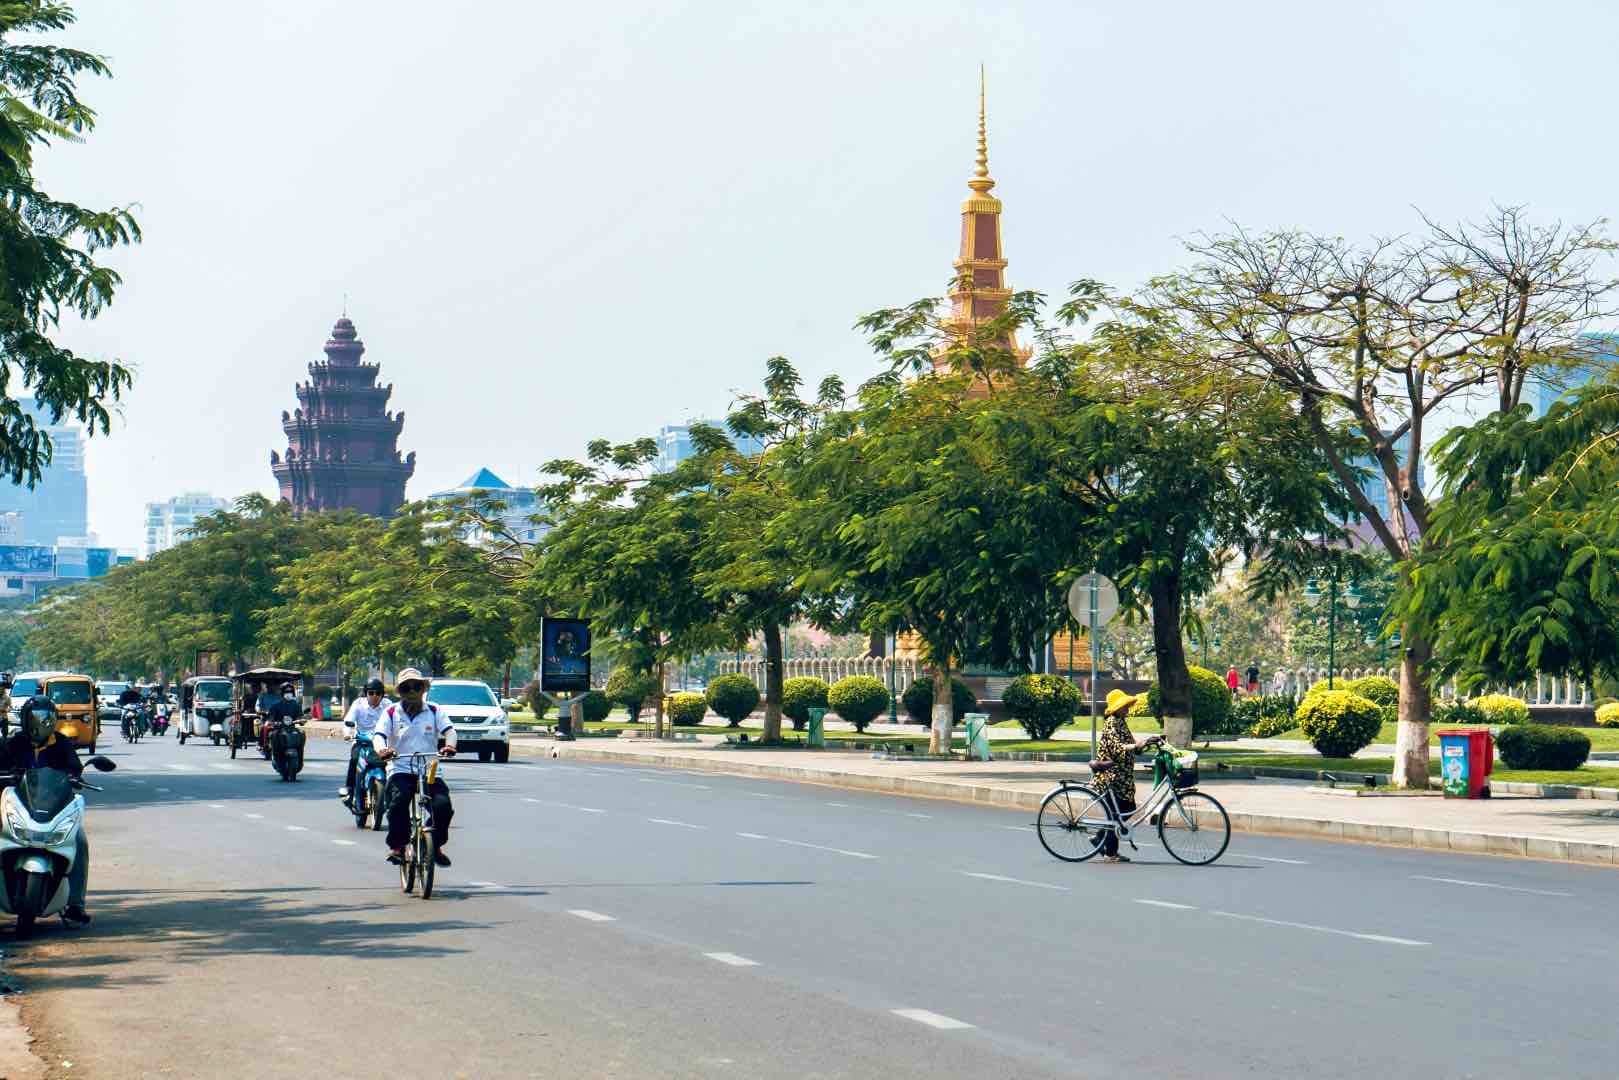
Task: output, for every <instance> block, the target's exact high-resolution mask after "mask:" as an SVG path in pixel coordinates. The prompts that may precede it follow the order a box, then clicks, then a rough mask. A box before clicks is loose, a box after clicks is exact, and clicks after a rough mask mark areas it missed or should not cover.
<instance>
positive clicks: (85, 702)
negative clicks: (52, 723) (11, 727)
mask: <svg viewBox="0 0 1619 1080" xmlns="http://www.w3.org/2000/svg"><path fill="white" fill-rule="evenodd" d="M39 692H40V693H41V694H44V695H45V696H46V697H48V698H50V699H51V704H52V705H55V706H56V733H57V734H58V735H60V736H61V737H62V738H64V739H66V740H67V741H68V743H69V745H71V746H72V747H73V748H74V749H75V750H88V751H89V752H90V753H92V754H93V753H95V752H96V736H97V735H98V734H100V732H101V718H100V717H99V716H98V715H97V712H98V710H97V708H96V683H95V680H94V679H92V678H90V676H88V675H48V676H46V677H45V678H44V679H42V680H40V685H39Z"/></svg>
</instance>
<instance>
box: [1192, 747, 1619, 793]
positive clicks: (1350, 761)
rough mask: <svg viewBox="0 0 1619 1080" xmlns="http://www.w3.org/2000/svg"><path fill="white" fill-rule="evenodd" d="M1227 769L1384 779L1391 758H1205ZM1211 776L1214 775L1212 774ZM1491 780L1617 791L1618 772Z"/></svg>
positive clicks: (1507, 775)
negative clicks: (1322, 771) (1256, 768)
mask: <svg viewBox="0 0 1619 1080" xmlns="http://www.w3.org/2000/svg"><path fill="white" fill-rule="evenodd" d="M1207 756H1208V757H1210V758H1211V759H1215V760H1219V761H1223V762H1225V763H1226V764H1227V765H1269V766H1271V767H1273V768H1278V769H1325V770H1326V771H1327V772H1334V773H1336V772H1342V773H1346V774H1348V775H1351V776H1353V775H1354V774H1355V773H1377V774H1379V775H1383V776H1388V775H1391V774H1393V772H1394V759H1393V758H1324V757H1322V756H1320V755H1319V754H1222V753H1215V754H1209V755H1207ZM1215 775H1218V773H1216V774H1215ZM1428 775H1429V776H1438V775H1439V761H1438V759H1437V758H1434V759H1431V760H1430V761H1429V762H1428ZM1490 777H1491V779H1494V780H1502V781H1508V782H1515V783H1520V784H1576V785H1579V786H1581V787H1611V788H1619V768H1609V767H1604V766H1602V765H1581V766H1580V767H1579V768H1578V769H1567V770H1551V769H1506V768H1502V767H1500V765H1499V763H1497V767H1496V770H1495V771H1494V772H1492V773H1491V774H1490Z"/></svg>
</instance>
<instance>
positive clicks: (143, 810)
mask: <svg viewBox="0 0 1619 1080" xmlns="http://www.w3.org/2000/svg"><path fill="white" fill-rule="evenodd" d="M311 747H312V751H313V754H312V760H311V764H310V768H309V770H308V771H306V773H305V774H304V781H303V782H301V783H299V784H297V785H286V784H282V783H280V782H279V781H278V780H277V779H276V778H275V777H274V775H273V774H272V773H271V771H270V769H269V767H268V765H266V764H264V763H263V762H261V761H259V760H258V759H257V757H256V756H255V757H254V758H252V759H251V760H249V759H240V760H237V761H234V762H232V761H230V760H228V758H227V756H226V754H225V753H224V752H223V751H221V750H216V749H214V748H212V747H209V746H206V745H203V746H199V745H196V744H192V745H188V746H186V747H183V748H182V747H179V746H178V745H176V743H175V741H174V740H173V739H172V738H170V739H167V740H164V741H157V742H153V741H148V742H143V743H141V744H140V745H139V746H137V747H134V748H126V747H124V746H122V745H121V744H120V745H115V746H113V747H111V750H112V756H113V757H114V758H115V760H117V762H118V764H119V769H118V771H117V772H115V773H110V774H105V775H103V776H102V777H101V778H100V780H99V781H98V782H100V783H104V784H105V785H106V787H107V789H108V790H107V791H106V792H105V793H104V794H100V795H95V794H92V795H91V799H92V800H93V801H92V803H91V809H90V814H89V823H90V829H91V840H92V843H93V845H94V861H93V870H92V874H91V901H92V911H93V913H94V915H95V923H94V924H93V926H92V927H91V928H90V929H89V930H87V931H85V932H83V933H71V932H68V931H66V930H63V929H61V928H60V927H59V925H58V924H56V923H54V922H53V923H52V924H50V926H49V927H47V928H46V929H45V930H44V931H43V932H42V933H41V935H40V937H39V938H38V939H37V940H35V941H30V942H23V943H13V942H12V940H11V939H10V931H9V928H8V929H4V930H0V946H3V947H4V950H5V952H6V954H7V969H8V970H7V974H8V977H9V978H10V979H11V980H12V981H13V982H15V983H17V984H19V985H20V986H21V987H22V989H23V990H24V991H25V995H24V997H23V1001H24V1006H23V1015H24V1019H25V1020H26V1021H27V1022H28V1023H29V1024H30V1026H31V1028H32V1029H33V1031H34V1032H35V1034H36V1036H38V1038H39V1044H38V1045H39V1046H40V1047H41V1056H42V1057H44V1058H46V1059H47V1060H48V1061H50V1062H51V1063H52V1065H53V1067H54V1068H55V1069H56V1070H57V1071H56V1073H55V1075H61V1076H75V1077H78V1076H92V1077H130V1076H159V1075H161V1076H233V1077H293V1076H298V1077H307V1076H320V1077H334V1078H335V1077H362V1076H364V1077H370V1076H375V1075H377V1074H379V1073H384V1072H386V1073H389V1074H392V1073H395V1072H399V1071H401V1070H403V1071H405V1072H406V1073H407V1074H409V1075H422V1076H468V1077H507V1076H546V1077H596V1076H615V1077H686V1076H692V1077H699V1076H700V1077H709V1076H734V1077H750V1078H751V1077H792V1078H794V1080H802V1078H806V1077H871V1076H884V1077H913V1076H915V1077H921V1076H926V1077H938V1078H946V1077H973V1078H983V1077H1019V1078H1023V1077H1042V1076H1102V1075H1104V1074H1109V1073H1117V1072H1118V1070H1120V1069H1124V1070H1129V1072H1130V1073H1132V1074H1140V1075H1159V1076H1165V1077H1180V1076H1200V1077H1227V1076H1245V1077H1252V1076H1312V1077H1332V1076H1357V1077H1358V1076H1364V1075H1375V1076H1381V1077H1407V1076H1411V1077H1416V1076H1421V1077H1424V1078H1433V1077H1461V1076H1522V1075H1525V1074H1527V1073H1530V1072H1535V1073H1538V1074H1540V1075H1543V1076H1548V1077H1550V1076H1556V1077H1577V1076H1598V1075H1601V1076H1609V1075H1612V1072H1613V1069H1614V1065H1613V1060H1612V1050H1613V1047H1614V1044H1615V1040H1614V1037H1613V1035H1612V1031H1613V1024H1614V1021H1613V1005H1612V1003H1613V1002H1614V1001H1615V1000H1616V999H1619V976H1616V974H1615V972H1614V968H1613V965H1612V964H1611V963H1609V962H1607V960H1606V959H1604V958H1605V957H1606V956H1607V955H1608V953H1609V952H1610V949H1609V945H1610V943H1611V941H1612V934H1613V917H1612V913H1613V911H1614V910H1615V902H1616V900H1619V872H1615V871H1613V870H1603V869H1600V868H1595V867H1589V866H1578V865H1567V864H1556V863H1541V862H1531V861H1524V860H1509V859H1498V858H1479V857H1468V856H1455V855H1441V854H1436V853H1426V852H1414V851H1409V850H1400V849H1391V848H1378V847H1370V846H1357V845H1348V844H1333V843H1312V842H1306V841H1300V840H1293V839H1281V838H1265V837H1251V836H1243V835H1238V836H1236V837H1235V838H1234V839H1233V841H1232V847H1231V850H1230V852H1228V854H1227V855H1226V856H1225V858H1223V859H1222V860H1221V861H1220V862H1219V863H1218V864H1216V865H1215V866H1213V867H1210V868H1205V869H1192V868H1187V867H1183V866H1181V865H1179V864H1177V863H1174V862H1173V861H1171V860H1170V859H1169V858H1168V857H1167V855H1165V854H1164V853H1163V852H1162V851H1161V850H1159V849H1157V848H1155V847H1146V848H1144V849H1143V850H1142V852H1141V853H1140V854H1139V855H1138V857H1137V861H1136V862H1134V863H1132V864H1131V865H1128V866H1104V865H1100V864H1084V865H1081V866H1077V867H1076V866H1070V865H1067V864H1063V863H1059V862H1057V861H1055V860H1053V859H1052V858H1051V857H1050V856H1048V855H1047V854H1045V852H1044V851H1043V850H1042V849H1041V848H1040V846H1039V844H1038V842H1037V841H1036V839H1035V836H1034V834H1033V830H1032V829H1031V828H1030V827H1029V825H1028V821H1029V817H1030V815H1028V814H1027V813H1025V812H1012V811H1003V810H995V809H989V808H978V807H970V806H963V805H957V804H953V803H944V802H934V801H929V800H917V799H903V798H894V797H889V796H881V795H870V794H864V793H859V792H848V791H840V790H837V789H832V788H822V787H815V786H810V785H798V784H787V783H770V782H766V781H760V780H756V779H752V778H744V777H733V776H726V775H714V774H711V773H702V774H696V773H684V772H678V771H672V770H661V769H660V770H653V769H639V768H629V767H621V766H612V765H600V766H596V765H588V766H587V765H583V764H578V763H571V762H560V761H551V760H548V759H547V760H532V759H514V760H513V761H512V762H511V763H510V764H507V765H493V764H490V765H482V764H478V763H477V762H475V761H474V762H455V763H452V764H450V765H449V766H447V778H448V780H449V782H450V784H451V786H452V789H453V791H454V793H455V800H456V808H457V816H456V819H455V829H454V833H453V836H452V841H451V844H450V846H449V849H448V850H449V853H450V854H451V855H452V856H453V857H454V859H455V866H454V867H453V868H452V869H450V870H445V871H441V872H440V875H439V882H438V892H437V894H436V895H435V897H434V898H433V899H432V900H431V901H426V902H424V901H422V900H420V899H417V898H415V897H408V896H404V895H402V894H401V892H400V890H399V886H398V875H397V873H396V872H395V871H394V869H393V868H392V867H390V866H388V865H386V864H385V863H384V862H383V861H382V856H383V851H382V844H381V840H380V837H379V836H378V835H377V834H374V833H371V832H360V831H357V830H356V829H355V828H354V826H353V819H352V818H350V817H348V816H347V815H346V814H345V813H344V812H343V810H342V808H341V806H340V805H339V804H338V802H337V801H336V799H335V797H334V789H335V787H336V786H337V784H338V783H339V782H340V771H341V759H340V756H339V755H340V754H341V753H343V749H342V747H341V744H338V743H334V742H326V741H321V740H314V741H312V743H311ZM66 1061H71V1062H72V1067H71V1068H68V1067H66V1066H63V1065H62V1064H61V1063H62V1062H66Z"/></svg>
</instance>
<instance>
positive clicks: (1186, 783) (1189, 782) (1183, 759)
mask: <svg viewBox="0 0 1619 1080" xmlns="http://www.w3.org/2000/svg"><path fill="white" fill-rule="evenodd" d="M1174 783H1175V786H1176V787H1177V788H1189V787H1196V786H1197V754H1196V752H1195V751H1191V750H1188V751H1187V752H1186V753H1184V754H1181V755H1180V756H1179V757H1177V758H1176V759H1175V776H1174Z"/></svg>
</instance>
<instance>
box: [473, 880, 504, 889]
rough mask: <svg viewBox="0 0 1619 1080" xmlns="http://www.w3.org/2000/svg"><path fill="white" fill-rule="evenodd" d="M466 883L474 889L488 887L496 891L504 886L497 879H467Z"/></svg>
mask: <svg viewBox="0 0 1619 1080" xmlns="http://www.w3.org/2000/svg"><path fill="white" fill-rule="evenodd" d="M467 884H468V885H470V886H472V887H473V888H474V889H490V890H497V891H498V890H500V889H504V888H505V887H506V886H504V885H502V884H500V883H499V882H497V881H469V882H467Z"/></svg>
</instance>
